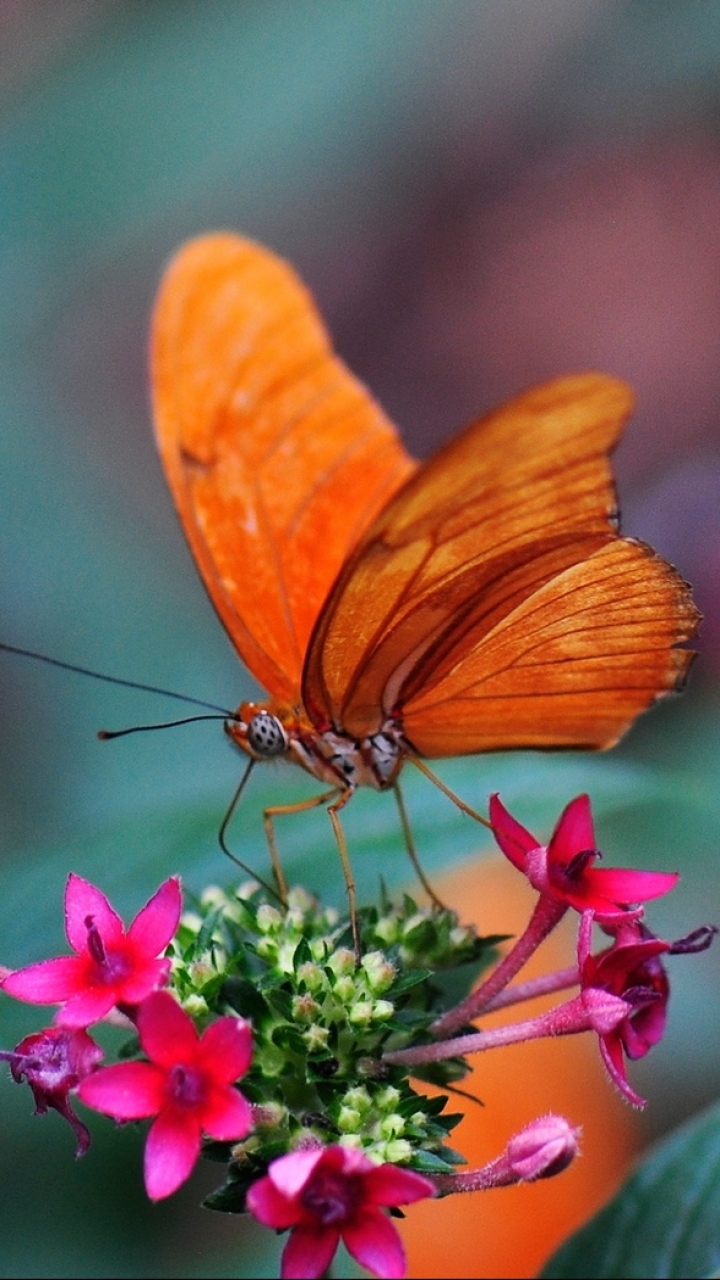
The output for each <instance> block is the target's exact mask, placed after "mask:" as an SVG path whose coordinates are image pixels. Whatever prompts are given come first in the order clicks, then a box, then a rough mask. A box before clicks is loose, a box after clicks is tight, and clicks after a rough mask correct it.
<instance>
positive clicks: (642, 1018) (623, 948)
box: [578, 912, 672, 1107]
mask: <svg viewBox="0 0 720 1280" xmlns="http://www.w3.org/2000/svg"><path fill="white" fill-rule="evenodd" d="M591 933H592V917H591V914H590V913H589V912H588V914H587V916H584V917H583V920H582V923H581V927H580V934H579V939H578V964H579V970H580V982H581V999H582V1000H583V1001H584V1002H585V1003H588V1001H592V1000H596V999H597V995H598V993H599V992H605V993H607V994H609V995H611V996H615V997H618V998H619V999H620V1000H623V1001H624V1002H625V1004H626V1006H627V1013H626V1015H625V1017H624V1018H622V1020H620V1021H618V1022H617V1023H616V1024H615V1025H614V1026H611V1027H609V1028H606V1029H604V1030H600V1029H599V1028H597V1029H598V1034H599V1037H600V1052H601V1054H602V1059H603V1062H604V1063H605V1067H606V1069H607V1072H608V1075H609V1076H610V1079H611V1080H612V1081H613V1083H614V1084H615V1085H616V1086H617V1088H618V1089H619V1090H620V1092H621V1093H622V1094H624V1096H625V1097H626V1098H627V1099H628V1100H629V1101H630V1102H632V1103H634V1105H635V1106H638V1107H642V1106H644V1105H645V1100H644V1099H643V1098H641V1097H640V1096H639V1094H637V1093H635V1091H634V1089H633V1088H632V1087H631V1086H630V1083H629V1081H628V1078H627V1072H626V1070H625V1058H626V1057H628V1058H630V1060H631V1061H634V1060H635V1059H637V1058H643V1057H644V1056H645V1054H646V1053H649V1051H650V1049H652V1047H653V1045H656V1044H657V1043H658V1041H660V1040H661V1039H662V1036H663V1033H664V1031H665V1020H666V1013H667V1002H668V997H669V995H670V984H669V982H668V977H667V974H666V972H665V968H664V965H663V963H662V961H661V959H660V956H661V955H664V954H666V953H667V952H669V951H671V950H672V946H671V944H670V943H669V942H664V941H663V939H662V938H655V937H653V935H652V934H651V933H650V932H649V930H648V929H646V928H645V927H644V926H643V925H639V924H637V923H636V922H631V923H628V924H627V925H624V926H623V927H622V928H621V929H619V930H618V933H617V936H616V938H615V940H614V942H613V945H612V946H611V947H608V948H607V949H606V950H605V951H601V952H599V953H598V954H597V955H591V954H590V938H591Z"/></svg>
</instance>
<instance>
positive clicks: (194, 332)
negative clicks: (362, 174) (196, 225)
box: [151, 233, 415, 703]
mask: <svg viewBox="0 0 720 1280" xmlns="http://www.w3.org/2000/svg"><path fill="white" fill-rule="evenodd" d="M151 374H152V388H153V408H154V418H155V429H156V436H157V442H158V447H159V450H160V454H161V458H162V462H163V465H164V468H165V473H166V476H167V479H168V482H169V485H170V488H171V490H172V494H173V498H174V501H175V505H176V507H177V510H178V513H179V516H180V519H181V521H182V525H183V528H184V531H185V535H186V537H187V539H188V542H189V544H190V547H191V549H192V552H193V555H194V557H195V560H196V562H197V565H198V568H199V570H200V573H201V575H202V578H203V581H204V583H205V587H206V589H207V591H208V593H209V595H210V598H211V600H212V602H213V604H214V605H215V608H216V609H217V612H218V613H219V615H220V618H221V619H222V621H223V623H224V625H225V627H226V629H227V631H228V633H229V635H230V638H231V640H232V641H233V644H234V645H235V647H236V648H237V650H238V652H239V653H240V655H241V657H242V659H243V661H244V662H245V664H246V665H247V666H248V667H249V669H250V671H251V672H252V673H253V675H254V676H255V677H256V679H257V680H258V681H259V682H260V683H261V684H262V685H264V687H265V688H266V689H267V690H268V691H269V692H270V693H271V694H273V695H274V697H276V698H277V699H279V700H280V701H283V702H288V703H294V702H297V700H298V698H299V692H300V680H301V671H302V664H303V659H304V656H305V652H306V649H307V645H308V641H309V637H310V633H311V631H312V628H313V626H314V624H315V621H316V619H317V617H318V615H319V613H320V610H321V608H322V605H323V603H324V601H325V599H326V597H327V595H328V592H329V590H330V587H331V585H332V583H333V581H334V579H335V577H336V575H337V573H338V571H339V569H340V567H341V565H342V564H343V562H344V561H345V559H346V558H347V556H348V553H349V551H350V549H351V548H352V547H353V546H354V545H355V543H356V542H357V541H358V539H359V537H360V535H361V534H362V533H363V532H364V531H365V529H366V528H367V526H368V524H369V523H370V522H371V520H372V519H373V517H374V516H375V515H376V514H377V512H378V511H380V510H381V509H382V508H383V506H384V505H385V504H386V503H387V501H388V500H389V498H390V497H391V496H392V494H393V493H394V492H395V491H396V490H397V489H398V487H399V486H400V484H401V483H402V481H403V480H404V479H405V478H406V477H407V476H408V475H409V474H410V472H411V471H412V470H413V468H414V466H415V464H414V462H413V461H412V460H411V459H410V457H409V455H408V454H407V453H406V452H405V450H404V448H403V446H402V445H401V443H400V441H399V440H398V437H397V434H396V432H395V429H394V427H393V426H392V424H391V423H390V422H389V421H388V419H387V418H386V417H385V416H384V414H383V413H382V411H381V410H380V409H379V407H378V406H377V405H376V404H375V402H374V401H373V400H372V398H371V397H370V395H369V394H368V392H367V391H366V390H365V388H364V387H363V386H362V385H361V384H360V383H359V382H358V381H357V379H355V378H354V377H353V376H352V374H351V373H350V372H349V371H348V370H347V369H346V367H345V366H344V365H343V363H342V362H341V361H340V360H339V359H338V358H337V356H335V355H334V354H333V352H332V350H331V348H330V345H329V340H328V336H327V333H326V331H325V328H324V327H323V324H322V322H321V321H320V319H319V317H318V315H317V312H316V309H315V306H314V304H313V302H312V300H311V298H310V296H309V294H308V293H307V291H306V290H305V288H304V286H303V285H302V284H301V283H300V281H299V280H298V278H297V276H296V275H295V273H294V272H293V270H292V269H291V268H290V267H289V266H288V265H287V264H286V263H285V262H283V261H282V260H281V259H280V258H278V257H276V256H275V255H274V254H273V253H271V252H270V251H268V250H266V249H264V248H262V247H260V246H259V245H257V244H254V243H253V242H251V241H248V240H244V239H241V238H240V237H238V236H235V235H231V234H225V233H217V234H213V235H208V236H203V237H200V238H199V239H197V240H194V241H191V242H189V243H188V244H187V245H185V246H184V247H183V248H181V249H180V251H179V252H178V254H177V255H176V256H175V258H174V259H173V260H172V262H171V263H170V265H169V267H168V269H167V271H166V273H165V275H164V277H163V280H162V283H161V286H160V290H159V293H158V298H157V302H156V305H155V310H154V315H153V324H152V337H151Z"/></svg>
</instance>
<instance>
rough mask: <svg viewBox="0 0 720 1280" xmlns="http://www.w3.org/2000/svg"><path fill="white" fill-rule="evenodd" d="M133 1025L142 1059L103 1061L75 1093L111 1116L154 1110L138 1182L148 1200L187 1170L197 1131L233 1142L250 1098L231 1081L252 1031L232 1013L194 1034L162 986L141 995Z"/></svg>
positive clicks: (248, 1052) (246, 1118)
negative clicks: (142, 1182)
mask: <svg viewBox="0 0 720 1280" xmlns="http://www.w3.org/2000/svg"><path fill="white" fill-rule="evenodd" d="M137 1029H138V1035H139V1037H140V1044H141V1045H142V1048H143V1050H144V1052H145V1053H146V1054H147V1056H148V1058H149V1059H150V1061H149V1062H124V1063H118V1064H117V1065H116V1066H112V1067H103V1068H101V1069H100V1070H99V1071H97V1072H96V1073H95V1074H94V1075H92V1076H88V1077H87V1078H86V1079H85V1080H83V1081H82V1083H81V1085H80V1088H79V1089H78V1096H79V1097H80V1099H81V1101H82V1102H84V1103H85V1104H86V1105H87V1106H89V1107H92V1108H93V1109H94V1110H95V1111H102V1112H104V1113H105V1114H106V1115H110V1116H113V1117H114V1119H116V1120H146V1119H148V1118H149V1117H150V1116H156V1117H157V1119H156V1120H155V1121H154V1123H153V1125H152V1126H151V1129H150V1133H149V1134H148V1139H147V1143H146V1145H145V1186H146V1189H147V1193H148V1195H149V1196H150V1199H151V1200H161V1199H163V1197H164V1196H169V1195H171V1194H172V1192H173V1191H176V1190H177V1188H178V1187H179V1186H180V1185H181V1184H182V1183H183V1182H185V1180H186V1178H188V1177H189V1176H190V1173H191V1171H192V1168H193V1165H194V1164H195V1161H196V1160H197V1158H198V1155H199V1154H200V1143H201V1137H202V1134H203V1133H206V1134H208V1135H209V1136H210V1137H211V1138H215V1139H217V1141H218V1142H234V1141H237V1140H238V1139H240V1138H244V1137H245V1136H246V1134H247V1133H248V1132H249V1131H250V1128H251V1123H252V1121H251V1112H250V1104H249V1103H248V1102H247V1100H246V1099H245V1098H244V1097H243V1096H242V1094H241V1093H239V1092H238V1090H237V1089H235V1088H234V1087H233V1084H234V1082H235V1081H236V1080H239V1079H240V1077H241V1076H243V1075H245V1072H246V1071H247V1069H248V1067H249V1066H250V1059H251V1057H252V1036H251V1034H250V1027H249V1026H248V1024H247V1023H246V1022H245V1021H244V1020H243V1019H242V1018H235V1017H224V1018H219V1019H218V1021H217V1022H213V1023H211V1025H210V1026H209V1027H208V1028H207V1030H206V1031H205V1032H204V1034H203V1035H202V1036H199V1035H198V1033H197V1030H196V1028H195V1024H194V1023H193V1021H192V1019H191V1018H190V1017H189V1015H188V1014H187V1013H186V1012H185V1010H184V1009H182V1008H181V1007H180V1005H179V1004H178V1003H177V1002H176V1001H175V1000H174V999H173V997H172V996H171V995H170V994H169V992H167V991H155V992H153V993H152V994H151V995H149V996H148V997H147V999H146V1000H144V1001H143V1003H142V1004H141V1005H140V1008H139V1009H138V1012H137Z"/></svg>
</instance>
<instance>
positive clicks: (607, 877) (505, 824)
mask: <svg viewBox="0 0 720 1280" xmlns="http://www.w3.org/2000/svg"><path fill="white" fill-rule="evenodd" d="M490 821H491V823H492V827H493V832H494V835H495V839H496V840H497V842H498V844H499V846H500V848H501V849H502V851H503V853H504V854H505V857H506V858H509V859H510V861H511V862H512V864H513V866H515V867H517V869H518V871H522V872H523V873H524V874H525V875H526V876H527V878H528V880H529V881H530V883H531V885H532V886H533V887H534V888H535V889H537V890H538V892H539V893H542V894H545V895H547V896H548V897H550V898H553V899H555V901H556V902H559V903H562V904H564V906H565V907H574V908H575V910H576V911H588V910H589V911H593V912H594V913H595V915H596V916H597V917H598V919H600V920H602V919H608V920H611V919H613V918H615V919H617V918H618V917H619V916H624V917H626V918H627V917H628V916H629V915H633V914H635V915H637V914H639V913H637V912H632V911H631V909H630V907H629V904H631V903H634V902H646V901H647V900H648V899H649V898H658V897H660V895H661V894H663V893H669V891H670V890H671V889H672V888H673V887H674V885H675V884H676V883H677V880H678V876H677V874H675V873H671V872H664V871H632V870H631V869H629V868H621V867H618V868H608V869H601V868H597V867H595V866H593V863H594V862H595V860H596V859H597V858H599V857H600V856H601V855H600V853H599V850H598V849H597V848H596V845H595V832H594V829H593V821H592V814H591V812H590V799H589V797H588V796H586V795H582V796H576V798H575V799H574V800H571V801H570V803H569V804H568V805H567V806H566V807H565V809H563V812H562V813H561V815H560V817H559V819H558V822H557V826H556V827H555V830H554V831H553V834H552V836H551V837H550V843H549V844H548V845H547V846H545V845H541V844H540V843H539V841H538V840H536V839H535V836H532V835H530V832H529V831H526V830H525V827H523V826H521V825H520V823H519V822H518V821H517V820H516V819H515V818H513V817H512V815H511V814H509V813H508V811H507V809H506V808H505V807H504V805H502V804H501V803H500V799H499V797H498V796H497V795H494V796H491V797H490Z"/></svg>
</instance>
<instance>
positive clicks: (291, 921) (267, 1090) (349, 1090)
mask: <svg viewBox="0 0 720 1280" xmlns="http://www.w3.org/2000/svg"><path fill="white" fill-rule="evenodd" d="M357 923H358V929H359V933H360V942H361V954H360V958H358V957H357V956H356V954H355V950H354V946H353V936H352V930H351V928H350V921H349V919H347V918H341V917H340V916H339V914H338V912H336V911H335V910H333V909H331V908H327V907H323V906H322V905H321V904H320V903H319V902H318V901H317V900H316V899H315V898H313V897H312V896H311V895H310V894H308V893H307V892H306V891H305V890H304V889H299V888H295V889H293V890H291V892H290V894H289V896H288V902H287V906H286V908H285V909H281V908H280V907H279V906H278V905H277V904H275V903H271V902H268V900H267V895H266V894H264V893H263V892H262V891H261V890H260V889H259V888H258V886H257V885H256V884H254V883H249V884H245V885H241V886H240V887H239V888H237V889H235V890H234V891H225V890H221V889H218V888H216V887H212V888H211V889H208V890H206V891H205V892H204V893H203V895H202V896H201V898H200V899H199V901H198V902H197V904H196V907H195V909H194V910H192V911H188V912H186V914H185V915H184V917H183V919H182V921H181V925H180V928H179V930H178V932H177V935H176V938H175V941H174V943H173V948H172V953H171V956H172V985H173V987H174V990H175V994H176V995H177V996H178V998H179V999H180V1000H181V1002H182V1004H183V1006H184V1007H185V1009H187V1011H188V1012H189V1013H190V1014H191V1015H192V1016H193V1017H194V1018H195V1019H196V1020H197V1021H198V1023H199V1024H200V1025H203V1024H204V1023H206V1022H207V1021H209V1020H210V1019H211V1018H212V1017H213V1016H218V1015H222V1014H227V1013H233V1012H234V1013H236V1014H238V1015H240V1016H241V1017H244V1018H247V1019H248V1021H249V1022H250V1023H251V1025H252V1031H253V1045H254V1049H253V1062H252V1067H251V1069H250V1071H249V1072H248V1074H247V1075H246V1076H245V1077H244V1079H243V1086H242V1087H243V1093H244V1095H245V1096H246V1097H247V1098H248V1100H249V1101H250V1102H251V1104H252V1105H253V1107H254V1119H255V1124H254V1127H253V1131H252V1133H251V1134H250V1135H249V1137H248V1138H247V1139H245V1140H244V1141H243V1142H242V1143H239V1144H237V1145H235V1146H234V1147H233V1148H232V1150H230V1149H229V1148H228V1147H227V1146H224V1145H223V1144H218V1143H215V1144H209V1146H208V1150H207V1154H209V1155H211V1156H212V1157H213V1158H216V1159H224V1160H228V1179H227V1182H226V1183H225V1185H224V1187H221V1188H220V1189H219V1190H218V1191H217V1192H215V1193H214V1194H213V1195H212V1196H211V1197H210V1199H209V1201H208V1204H209V1205H210V1207H213V1208H217V1209H223V1210H229V1211H239V1210H241V1209H242V1207H243V1204H244V1194H245V1190H246V1189H247V1186H248V1185H249V1183H250V1182H251V1181H253V1179H255V1178H256V1177H258V1175H259V1174H260V1173H262V1172H264V1169H265V1168H266V1167H267V1165H268V1163H269V1162H270V1161H271V1160H273V1159H275V1158H276V1157H277V1156H279V1155H283V1154H284V1153H285V1152H287V1151H290V1150H293V1149H294V1148H296V1147H299V1146H307V1145H308V1144H309V1143H310V1144H312V1143H316V1142H322V1143H341V1144H343V1145H345V1146H350V1147H357V1148H360V1149H361V1150H362V1151H363V1152H364V1153H365V1154H366V1155H368V1156H369V1157H370V1158H371V1159H373V1160H377V1162H378V1163H383V1162H385V1161H389V1162H392V1163H394V1164H404V1165H406V1166H408V1167H410V1168H413V1169H416V1170H418V1171H419V1172H433V1173H442V1172H452V1171H453V1170H454V1168H455V1166H456V1164H457V1163H458V1162H460V1159H461V1158H460V1157H459V1156H458V1155H457V1154H456V1153H455V1152H454V1151H453V1150H452V1149H451V1148H450V1147H449V1146H448V1142H447V1139H448V1134H449V1133H450V1131H451V1129H452V1128H453V1127H454V1125H455V1124H456V1123H457V1121H458V1119H459V1118H460V1117H459V1116H457V1115H455V1116H454V1115H452V1114H446V1113H445V1107H446V1104H447V1101H448V1099H447V1096H438V1095H437V1094H434V1095H432V1096H427V1095H426V1094H425V1093H423V1092H419V1091H418V1088H417V1081H414V1082H411V1080H410V1079H409V1077H408V1075H407V1073H406V1070H405V1069H403V1068H399V1067H390V1066H388V1064H386V1063H384V1062H383V1061H382V1055H383V1053H384V1052H385V1051H386V1050H388V1049H397V1048H402V1047H404V1046H405V1045H407V1044H410V1043H416V1042H417V1041H418V1039H424V1038H428V1037H429V1031H428V1028H429V1025H430V1023H431V1022H432V1021H433V1019H434V1018H435V1017H436V1016H437V1015H438V1013H439V1012H440V1011H441V1010H442V1008H443V1007H444V1001H445V994H446V993H445V992H444V990H443V986H442V982H438V971H442V972H441V975H440V976H441V978H442V977H444V976H445V974H450V973H451V974H452V975H453V981H454V983H455V984H456V985H457V983H458V982H459V983H460V985H461V987H462V988H463V989H464V990H467V989H468V988H469V985H470V983H471V980H472V979H473V978H474V977H475V974H476V972H477V969H478V965H479V964H480V963H483V962H486V961H487V959H488V958H489V956H490V955H491V954H492V950H491V948H492V943H494V941H496V940H495V939H488V940H485V939H480V938H478V937H477V936H476V934H475V933H474V931H473V930H471V929H465V928H461V927H460V926H459V924H458V920H457V916H456V914H455V912H452V911H450V910H445V909H439V908H420V907H418V905H417V904H416V903H415V902H414V901H413V900H412V899H411V898H410V897H405V898H403V900H402V902H401V904H400V905H397V904H393V903H390V902H389V901H387V900H385V899H383V901H382V902H381V904H380V906H379V907H371V908H366V909H364V910H363V911H361V912H360V913H359V916H358V921H357ZM466 1069H467V1068H466V1064H465V1063H464V1062H463V1061H462V1060H460V1059H452V1060H449V1061H447V1062H443V1063H441V1064H439V1065H438V1067H435V1068H433V1072H432V1075H430V1074H428V1077H427V1078H428V1079H431V1080H432V1082H433V1083H434V1084H436V1085H440V1086H441V1087H442V1086H444V1085H448V1084H450V1083H451V1082H452V1081H453V1080H456V1079H458V1078H461V1077H462V1075H463V1074H464V1073H465V1071H466Z"/></svg>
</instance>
